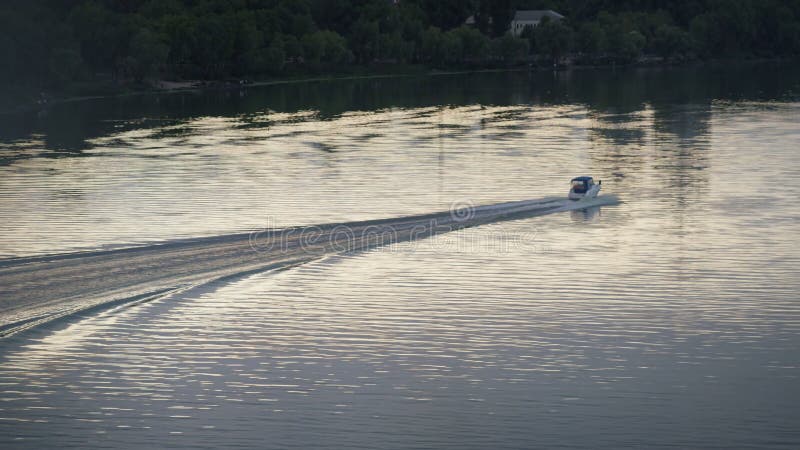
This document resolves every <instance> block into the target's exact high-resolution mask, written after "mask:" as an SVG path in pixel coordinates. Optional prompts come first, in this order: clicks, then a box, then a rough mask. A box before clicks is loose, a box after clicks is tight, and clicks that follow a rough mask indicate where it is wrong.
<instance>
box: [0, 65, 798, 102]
mask: <svg viewBox="0 0 800 450" xmlns="http://www.w3.org/2000/svg"><path fill="white" fill-rule="evenodd" d="M796 61H798V60H797V59H796V58H761V59H746V60H740V59H735V60H734V59H713V60H681V61H677V60H664V59H660V58H641V59H640V60H639V61H637V62H635V63H630V64H585V63H584V64H578V63H570V64H565V65H559V66H547V65H543V64H538V65H535V64H525V65H517V66H510V67H482V68H481V67H475V68H470V67H460V68H453V69H440V68H432V67H428V66H422V65H394V64H392V65H383V66H380V65H376V66H372V67H361V66H359V67H355V68H352V69H350V70H344V71H334V72H331V73H328V74H309V73H304V72H297V73H294V74H291V75H288V76H283V77H274V78H271V77H270V78H262V79H255V80H253V79H249V78H244V77H243V78H235V79H220V80H181V81H175V80H161V79H153V80H147V81H146V82H138V83H137V82H133V81H130V82H119V81H116V82H112V81H109V80H98V81H94V82H82V83H75V84H72V85H70V86H68V87H66V88H64V89H61V90H57V91H52V92H42V91H36V90H30V89H28V90H24V89H14V88H13V87H11V86H7V89H8V93H7V94H6V95H3V98H4V99H5V101H4V102H2V103H0V114H22V113H35V112H39V111H43V110H46V109H47V108H50V107H52V106H53V105H57V104H63V103H72V102H80V101H87V100H96V99H103V98H113V97H127V96H136V95H148V94H158V93H179V92H199V91H206V90H208V91H211V90H231V89H245V88H248V87H258V86H273V85H282V84H296V83H311V82H320V81H334V80H359V79H362V80H363V79H382V78H402V77H424V76H444V75H459V74H469V73H498V72H524V71H531V72H543V71H554V70H556V71H571V70H581V71H587V70H604V71H605V70H609V69H613V70H617V69H619V70H625V69H654V70H658V69H671V68H690V67H724V66H734V65H736V66H738V65H755V64H764V65H767V64H770V65H773V64H784V63H792V62H796Z"/></svg>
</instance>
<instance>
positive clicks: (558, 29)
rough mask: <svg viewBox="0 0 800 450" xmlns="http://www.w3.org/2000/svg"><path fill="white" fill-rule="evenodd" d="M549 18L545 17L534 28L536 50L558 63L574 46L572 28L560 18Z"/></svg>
mask: <svg viewBox="0 0 800 450" xmlns="http://www.w3.org/2000/svg"><path fill="white" fill-rule="evenodd" d="M547 19H548V18H546V17H545V20H542V22H541V23H540V24H539V26H537V27H536V28H535V30H534V33H533V34H534V39H535V42H536V51H537V52H539V53H540V54H545V55H548V56H549V57H550V58H551V60H552V61H553V64H558V63H559V61H560V60H561V57H562V56H564V54H566V53H567V52H568V51H569V49H570V47H571V46H572V39H573V37H572V29H570V28H569V27H568V26H567V25H566V24H564V23H563V22H562V21H560V20H547Z"/></svg>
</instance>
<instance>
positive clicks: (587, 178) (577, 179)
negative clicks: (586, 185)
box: [569, 177, 593, 182]
mask: <svg viewBox="0 0 800 450" xmlns="http://www.w3.org/2000/svg"><path fill="white" fill-rule="evenodd" d="M592 179H593V178H592V177H575V178H573V179H571V180H569V181H570V182H573V181H584V182H586V181H592Z"/></svg>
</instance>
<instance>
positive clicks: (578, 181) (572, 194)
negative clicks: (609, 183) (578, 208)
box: [567, 177, 603, 200]
mask: <svg viewBox="0 0 800 450" xmlns="http://www.w3.org/2000/svg"><path fill="white" fill-rule="evenodd" d="M570 183H572V186H571V187H570V189H569V195H568V196H567V197H568V198H569V199H570V200H585V199H590V198H595V197H597V194H598V193H599V192H600V185H601V184H602V183H603V182H602V181H600V180H597V183H595V182H594V179H593V178H592V177H575V178H573V179H572V180H571V181H570Z"/></svg>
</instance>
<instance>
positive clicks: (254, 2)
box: [0, 0, 800, 89]
mask: <svg viewBox="0 0 800 450" xmlns="http://www.w3.org/2000/svg"><path fill="white" fill-rule="evenodd" d="M527 9H551V10H554V11H557V12H558V13H560V14H562V15H564V16H565V19H564V20H562V21H547V20H545V21H544V22H543V23H542V24H541V25H540V26H538V27H536V28H535V29H528V30H526V31H525V32H524V33H523V35H522V36H520V37H513V36H511V35H510V34H509V33H508V32H507V30H508V28H509V24H510V22H511V20H512V18H513V16H514V12H515V11H516V10H527ZM470 16H472V17H473V19H474V20H473V21H474V25H472V26H467V25H465V21H466V19H467V18H468V17H470ZM0 30H3V31H2V34H0V58H1V60H2V61H3V63H2V64H1V65H0V77H2V81H3V82H4V84H5V85H6V86H8V85H19V86H27V87H30V88H36V89H39V88H41V89H58V88H59V87H63V86H66V85H69V84H71V83H75V82H88V81H92V80H114V81H115V82H122V81H125V82H142V81H145V80H152V79H168V80H181V79H183V80H186V79H204V80H225V79H231V78H244V77H248V78H263V77H280V76H287V75H292V74H314V73H334V72H337V71H342V70H346V69H347V68H352V67H367V66H376V65H380V66H387V65H388V66H393V65H420V66H424V67H435V68H460V67H499V66H507V65H514V64H521V63H526V64H530V63H533V64H536V63H540V64H543V63H545V64H552V63H559V62H563V61H566V60H569V61H571V62H574V63H586V64H607V63H614V64H624V63H630V62H634V61H638V60H640V58H641V57H642V56H643V55H647V56H648V57H650V59H654V60H658V61H667V62H669V61H686V60H702V59H710V58H747V57H783V56H797V55H800V0H676V1H659V0H538V1H537V0H396V1H392V0H5V1H3V2H2V4H0Z"/></svg>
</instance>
